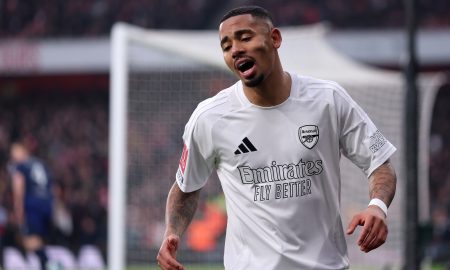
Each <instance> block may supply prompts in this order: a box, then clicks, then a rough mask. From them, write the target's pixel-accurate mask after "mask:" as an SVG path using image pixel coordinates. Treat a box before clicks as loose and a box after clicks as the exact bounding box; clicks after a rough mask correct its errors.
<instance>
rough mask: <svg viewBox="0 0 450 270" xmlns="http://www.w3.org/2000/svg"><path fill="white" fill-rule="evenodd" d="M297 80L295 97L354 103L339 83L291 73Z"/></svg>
mask: <svg viewBox="0 0 450 270" xmlns="http://www.w3.org/2000/svg"><path fill="white" fill-rule="evenodd" d="M293 76H294V78H295V80H296V81H297V91H296V98H302V99H314V100H323V101H327V102H330V103H347V104H354V101H353V99H352V98H351V97H350V95H349V94H348V92H347V91H346V90H345V89H344V87H342V86H341V85H340V84H339V83H337V82H335V81H330V80H324V79H318V78H314V77H309V76H300V75H296V74H293Z"/></svg>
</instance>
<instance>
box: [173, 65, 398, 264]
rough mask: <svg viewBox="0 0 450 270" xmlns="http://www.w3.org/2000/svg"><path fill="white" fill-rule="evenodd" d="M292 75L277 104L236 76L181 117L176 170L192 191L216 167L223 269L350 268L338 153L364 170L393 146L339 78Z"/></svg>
mask: <svg viewBox="0 0 450 270" xmlns="http://www.w3.org/2000/svg"><path fill="white" fill-rule="evenodd" d="M290 75H291V78H292V87H291V92H290V96H289V98H288V99H287V100H286V101H284V102H283V103H282V104H279V105H277V106H273V107H260V106H257V105H254V104H252V103H250V102H249V100H248V99H247V98H246V96H245V94H244V92H243V88H242V83H241V82H240V81H239V82H237V83H236V84H234V85H233V86H231V87H229V88H227V89H225V90H222V91H221V92H220V93H218V94H217V95H216V96H214V97H212V98H209V99H207V100H205V101H203V102H201V103H200V104H199V105H198V107H197V108H196V110H195V111H194V112H193V114H192V116H191V118H190V120H189V122H188V123H187V125H186V128H185V131H184V135H183V140H184V144H185V146H184V150H183V154H182V157H181V160H180V165H179V169H178V172H177V175H176V180H177V183H178V185H179V187H180V188H181V190H182V191H184V192H191V191H195V190H198V189H200V188H202V187H203V186H204V185H205V182H206V181H207V179H208V177H209V176H210V174H211V172H212V171H213V170H217V174H218V176H219V179H220V182H221V185H222V188H223V191H224V194H225V198H226V207H227V214H228V225H227V232H226V241H225V254H224V265H225V269H230V270H240V269H242V270H244V269H245V270H252V269H255V270H262V269H264V270H270V269H273V270H279V269H282V270H290V269H333V270H336V269H346V268H348V267H349V260H348V256H347V246H346V242H345V238H344V231H343V226H342V223H341V217H340V188H341V179H340V171H339V160H340V156H341V153H342V154H344V155H345V156H346V157H348V158H349V159H350V160H352V161H353V162H354V163H355V164H356V165H357V166H358V167H359V168H361V169H362V170H363V171H364V173H365V174H366V175H367V176H369V175H370V174H371V173H372V171H373V170H374V169H376V168H377V167H378V166H380V165H381V164H383V163H384V162H385V161H386V160H387V159H388V158H389V157H390V156H391V155H392V154H393V153H394V151H395V150H396V149H395V147H394V146H393V145H392V144H391V143H390V142H389V141H387V140H386V139H385V138H384V137H383V135H382V134H381V133H380V131H378V130H377V128H376V127H375V125H374V124H373V123H372V121H371V120H370V119H369V117H368V116H367V115H366V113H365V112H364V111H363V110H362V109H361V108H360V107H359V106H358V105H357V104H356V103H355V101H353V100H352V98H351V97H350V96H349V95H348V94H347V93H346V91H345V90H344V89H343V88H341V87H340V86H339V85H338V84H336V83H334V82H331V81H325V80H318V79H314V78H310V77H304V76H298V75H296V74H292V73H291V74H290ZM344 181H345V180H344ZM361 184H365V183H361Z"/></svg>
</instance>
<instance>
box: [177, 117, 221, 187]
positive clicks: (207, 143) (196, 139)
mask: <svg viewBox="0 0 450 270" xmlns="http://www.w3.org/2000/svg"><path fill="white" fill-rule="evenodd" d="M183 142H184V147H183V152H182V154H181V158H180V162H179V165H178V170H177V173H176V181H177V183H178V186H179V187H180V189H181V190H182V191H183V192H192V191H195V190H198V189H200V188H202V187H203V186H204V185H205V184H206V181H207V180H208V178H209V176H210V175H211V172H212V170H213V169H214V160H215V159H214V154H213V153H214V151H213V146H212V140H211V132H210V130H209V128H208V125H207V123H204V122H203V121H201V119H199V117H198V116H197V115H196V113H195V112H194V113H193V115H192V116H191V119H189V122H188V123H187V124H186V127H185V129H184V134H183Z"/></svg>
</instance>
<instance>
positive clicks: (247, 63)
mask: <svg viewBox="0 0 450 270" xmlns="http://www.w3.org/2000/svg"><path fill="white" fill-rule="evenodd" d="M254 65H255V62H254V61H252V60H244V61H242V62H239V63H238V64H237V65H236V68H237V69H238V70H239V71H240V72H242V73H245V72H246V71H247V70H249V69H251V68H252V67H253V66H254Z"/></svg>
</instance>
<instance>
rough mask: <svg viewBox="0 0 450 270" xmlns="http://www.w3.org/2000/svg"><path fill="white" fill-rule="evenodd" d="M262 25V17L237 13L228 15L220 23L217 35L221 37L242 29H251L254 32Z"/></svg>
mask: <svg viewBox="0 0 450 270" xmlns="http://www.w3.org/2000/svg"><path fill="white" fill-rule="evenodd" d="M263 25H264V22H263V20H262V19H258V18H255V17H253V16H252V15H250V14H243V15H238V16H234V17H230V18H228V19H226V20H225V21H223V22H222V23H221V24H220V26H219V35H220V38H222V37H224V36H226V35H231V34H232V33H234V32H236V31H239V30H242V29H251V30H254V31H255V32H256V31H257V29H258V28H260V27H261V26H263Z"/></svg>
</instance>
